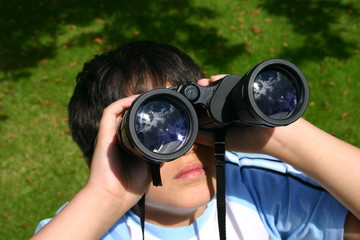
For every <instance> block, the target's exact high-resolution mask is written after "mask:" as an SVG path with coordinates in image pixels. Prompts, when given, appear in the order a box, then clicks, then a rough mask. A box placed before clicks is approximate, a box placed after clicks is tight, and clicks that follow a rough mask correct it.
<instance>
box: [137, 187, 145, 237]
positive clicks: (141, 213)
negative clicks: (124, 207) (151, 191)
mask: <svg viewBox="0 0 360 240" xmlns="http://www.w3.org/2000/svg"><path fill="white" fill-rule="evenodd" d="M138 209H139V217H140V224H141V231H142V237H143V238H142V239H143V240H144V239H145V235H144V232H145V194H144V195H143V196H142V197H141V199H140V201H139V202H138Z"/></svg>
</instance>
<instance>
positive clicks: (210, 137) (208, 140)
mask: <svg viewBox="0 0 360 240" xmlns="http://www.w3.org/2000/svg"><path fill="white" fill-rule="evenodd" d="M195 142H196V143H198V144H201V145H205V146H208V147H213V146H214V132H213V131H210V130H207V131H206V130H201V129H199V131H198V135H197V137H196V140H195Z"/></svg>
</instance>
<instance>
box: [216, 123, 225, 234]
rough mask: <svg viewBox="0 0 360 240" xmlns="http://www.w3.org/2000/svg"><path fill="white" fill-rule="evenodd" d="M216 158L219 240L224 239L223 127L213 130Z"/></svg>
mask: <svg viewBox="0 0 360 240" xmlns="http://www.w3.org/2000/svg"><path fill="white" fill-rule="evenodd" d="M214 147H215V160H216V189H217V190H216V191H217V193H216V201H217V211H218V225H219V236H220V240H225V239H226V201H225V129H222V128H221V129H218V130H217V131H216V132H215V142H214Z"/></svg>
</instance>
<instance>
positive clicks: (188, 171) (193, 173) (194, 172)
mask: <svg viewBox="0 0 360 240" xmlns="http://www.w3.org/2000/svg"><path fill="white" fill-rule="evenodd" d="M204 173H205V170H204V167H203V165H202V164H201V163H200V162H198V163H191V164H188V165H185V166H183V167H181V168H180V169H179V172H178V174H177V175H176V177H175V178H178V179H194V178H198V177H199V176H201V175H202V174H204Z"/></svg>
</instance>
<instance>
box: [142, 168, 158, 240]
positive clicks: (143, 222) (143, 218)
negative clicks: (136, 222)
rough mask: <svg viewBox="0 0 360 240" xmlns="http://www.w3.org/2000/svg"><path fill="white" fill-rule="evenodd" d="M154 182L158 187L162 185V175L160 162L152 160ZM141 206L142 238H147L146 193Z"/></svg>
mask: <svg viewBox="0 0 360 240" xmlns="http://www.w3.org/2000/svg"><path fill="white" fill-rule="evenodd" d="M150 170H151V177H152V184H153V185H154V186H156V187H158V186H162V181H161V175H160V163H156V162H151V163H150ZM138 208H139V217H140V224H141V231H142V239H143V240H144V239H145V234H144V232H145V194H144V195H143V196H142V198H141V199H140V201H139V202H138Z"/></svg>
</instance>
